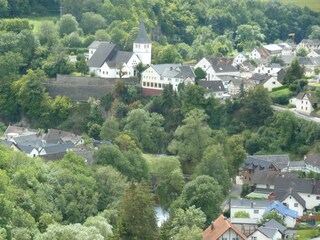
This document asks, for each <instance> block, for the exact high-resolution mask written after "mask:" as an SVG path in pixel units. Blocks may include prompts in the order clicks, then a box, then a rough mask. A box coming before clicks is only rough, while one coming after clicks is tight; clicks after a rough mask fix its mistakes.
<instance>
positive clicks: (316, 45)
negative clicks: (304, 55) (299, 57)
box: [297, 39, 320, 51]
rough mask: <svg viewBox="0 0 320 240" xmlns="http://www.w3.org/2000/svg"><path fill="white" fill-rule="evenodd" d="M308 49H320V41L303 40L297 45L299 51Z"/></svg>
mask: <svg viewBox="0 0 320 240" xmlns="http://www.w3.org/2000/svg"><path fill="white" fill-rule="evenodd" d="M299 48H306V49H308V50H309V51H311V50H317V49H320V39H302V41H301V42H300V43H299V44H298V45H297V49H299Z"/></svg>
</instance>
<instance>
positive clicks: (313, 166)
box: [304, 154, 320, 173]
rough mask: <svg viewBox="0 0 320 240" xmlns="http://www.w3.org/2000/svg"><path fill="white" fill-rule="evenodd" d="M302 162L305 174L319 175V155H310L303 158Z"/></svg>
mask: <svg viewBox="0 0 320 240" xmlns="http://www.w3.org/2000/svg"><path fill="white" fill-rule="evenodd" d="M304 162H305V171H306V172H315V173H320V155H319V154H310V155H307V156H305V158H304Z"/></svg>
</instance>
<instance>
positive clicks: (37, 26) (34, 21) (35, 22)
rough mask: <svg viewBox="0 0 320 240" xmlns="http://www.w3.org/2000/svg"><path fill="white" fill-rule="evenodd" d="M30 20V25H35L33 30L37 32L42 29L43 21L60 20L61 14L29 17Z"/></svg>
mask: <svg viewBox="0 0 320 240" xmlns="http://www.w3.org/2000/svg"><path fill="white" fill-rule="evenodd" d="M28 20H29V23H30V25H31V26H33V30H34V31H35V32H38V31H39V29H40V25H41V23H43V22H44V21H52V22H54V23H55V22H57V21H58V20H59V16H57V15H53V16H45V17H29V18H28Z"/></svg>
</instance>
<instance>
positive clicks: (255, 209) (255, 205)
mask: <svg viewBox="0 0 320 240" xmlns="http://www.w3.org/2000/svg"><path fill="white" fill-rule="evenodd" d="M270 204H272V201H270V200H259V199H255V200H249V199H231V200H230V216H231V218H235V217H236V216H235V214H236V213H237V212H239V211H241V212H246V213H248V214H249V218H250V219H261V218H262V215H263V214H264V211H265V210H266V209H267V207H268V206H270Z"/></svg>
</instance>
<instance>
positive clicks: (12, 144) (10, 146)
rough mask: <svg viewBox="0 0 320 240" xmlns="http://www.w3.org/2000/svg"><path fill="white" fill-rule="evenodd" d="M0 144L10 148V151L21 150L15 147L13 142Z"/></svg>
mask: <svg viewBox="0 0 320 240" xmlns="http://www.w3.org/2000/svg"><path fill="white" fill-rule="evenodd" d="M0 142H1V143H2V144H3V145H4V146H6V147H8V148H10V149H11V150H12V151H15V152H21V149H20V148H19V147H18V146H17V144H15V143H14V142H11V141H7V140H0Z"/></svg>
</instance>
